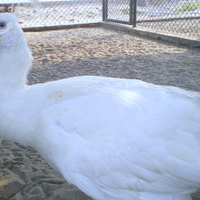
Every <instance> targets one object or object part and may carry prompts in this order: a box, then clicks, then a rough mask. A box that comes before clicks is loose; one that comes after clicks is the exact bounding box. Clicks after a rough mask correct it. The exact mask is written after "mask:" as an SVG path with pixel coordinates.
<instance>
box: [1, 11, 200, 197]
mask: <svg viewBox="0 0 200 200" xmlns="http://www.w3.org/2000/svg"><path fill="white" fill-rule="evenodd" d="M2 21H5V22H6V24H7V26H6V27H5V28H4V29H2V28H0V45H1V44H3V45H2V48H1V50H0V76H1V77H0V84H1V88H0V110H1V115H0V134H1V135H2V136H3V138H5V139H8V140H11V141H16V142H19V143H22V144H24V145H29V146H32V147H33V148H35V149H36V150H37V151H38V152H39V153H40V154H41V155H42V156H43V158H44V159H46V161H47V162H48V163H49V164H50V165H52V166H53V167H54V168H55V169H56V170H57V171H59V172H60V173H61V174H62V175H63V177H64V178H65V179H66V180H67V181H68V182H69V183H72V184H74V185H77V186H78V187H79V188H80V189H81V190H82V191H83V192H85V193H86V194H88V195H89V196H91V197H93V198H94V199H103V200H110V199H114V200H129V199H140V200H161V199H162V200H175V199H179V200H190V199H191V198H190V196H189V194H191V193H193V192H195V191H197V189H198V188H199V187H200V154H199V152H200V101H199V100H200V96H199V94H198V93H195V92H188V91H185V90H182V89H178V88H174V87H167V86H156V85H153V84H149V83H145V82H142V81H138V80H128V79H114V78H105V77H92V76H90V77H89V76H88V77H75V78H68V79H64V80H59V81H55V82H49V83H44V84H37V85H33V86H27V85H26V84H25V80H26V75H27V73H28V70H29V67H30V63H31V60H32V57H31V53H30V51H29V50H28V48H27V44H26V42H25V39H24V36H23V34H22V31H21V29H20V28H19V26H18V25H17V22H16V20H15V18H14V17H13V16H12V15H10V14H1V15H0V22H2ZM12 35H15V37H14V38H10V37H11V36H12ZM19 41H20V42H19Z"/></svg>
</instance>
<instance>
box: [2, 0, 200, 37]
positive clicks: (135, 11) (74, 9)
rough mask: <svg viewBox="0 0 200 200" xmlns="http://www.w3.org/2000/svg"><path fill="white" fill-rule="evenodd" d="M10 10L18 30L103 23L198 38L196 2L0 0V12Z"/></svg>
mask: <svg viewBox="0 0 200 200" xmlns="http://www.w3.org/2000/svg"><path fill="white" fill-rule="evenodd" d="M30 1H31V2H30ZM11 11H15V13H16V15H17V16H18V18H19V22H20V23H21V26H22V27H38V26H55V25H68V24H80V23H90V22H101V21H102V20H103V21H112V22H118V23H126V24H130V25H134V26H137V27H138V28H143V29H146V30H153V31H156V32H163V33H170V34H177V35H183V36H185V37H190V38H194V39H199V38H200V0H137V2H136V0H0V12H11Z"/></svg>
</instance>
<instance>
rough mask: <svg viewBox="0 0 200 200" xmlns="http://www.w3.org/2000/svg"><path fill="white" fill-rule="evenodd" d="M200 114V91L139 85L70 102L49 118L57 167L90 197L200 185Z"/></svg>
mask: <svg viewBox="0 0 200 200" xmlns="http://www.w3.org/2000/svg"><path fill="white" fill-rule="evenodd" d="M124 85H126V84H124ZM199 111H200V103H199V96H198V95H197V94H196V93H189V92H186V91H183V90H180V89H175V88H171V87H162V86H152V85H148V84H147V85H145V87H144V85H143V84H142V85H141V84H139V85H137V84H136V85H135V84H134V86H131V87H127V86H124V87H122V86H118V87H107V86H106V87H105V88H104V89H101V91H96V92H92V93H90V94H86V95H82V96H76V97H75V98H72V99H68V100H65V101H62V102H60V103H58V104H54V105H52V106H50V107H48V108H47V109H45V111H43V117H42V118H43V119H44V120H43V126H44V127H45V125H46V128H45V131H46V130H48V134H49V135H50V137H52V140H51V142H49V145H50V144H53V147H52V148H53V150H52V152H54V153H52V157H51V159H53V160H54V162H55V163H57V164H56V166H55V168H57V169H58V170H59V171H60V172H61V174H62V175H63V176H64V177H65V178H66V179H67V180H68V181H69V182H71V183H73V184H75V185H77V186H78V187H79V188H80V189H82V190H83V191H84V192H85V193H87V194H89V195H90V196H93V197H94V193H95V194H96V196H95V198H96V199H102V196H101V195H102V194H101V193H102V192H103V193H104V194H106V195H107V196H110V197H111V198H114V197H115V199H117V198H116V194H117V193H118V195H119V196H120V194H128V195H129V196H130V197H131V198H138V196H139V193H141V192H144V191H147V192H150V193H172V194H173V193H184V192H186V191H187V192H188V191H189V192H193V190H194V188H195V187H196V188H197V187H199V186H200V173H199V171H200V155H199V150H200V133H199V132H200V131H199V130H200V123H199V122H200V112H199ZM50 113H51V115H49V114H50ZM50 137H49V138H50ZM51 159H50V160H51ZM112 195H113V196H112ZM104 199H105V198H104Z"/></svg>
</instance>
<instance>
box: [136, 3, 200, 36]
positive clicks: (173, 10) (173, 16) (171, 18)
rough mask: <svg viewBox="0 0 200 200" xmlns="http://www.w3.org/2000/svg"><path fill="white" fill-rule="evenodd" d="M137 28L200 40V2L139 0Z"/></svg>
mask: <svg viewBox="0 0 200 200" xmlns="http://www.w3.org/2000/svg"><path fill="white" fill-rule="evenodd" d="M137 27H143V28H146V29H148V30H155V31H157V32H163V33H166V32H168V33H172V34H178V35H183V36H185V37H191V38H197V39H198V38H200V0H138V6H137Z"/></svg>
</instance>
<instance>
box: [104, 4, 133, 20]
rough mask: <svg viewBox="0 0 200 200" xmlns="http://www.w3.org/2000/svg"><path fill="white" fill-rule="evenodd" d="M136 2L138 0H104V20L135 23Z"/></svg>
mask: <svg viewBox="0 0 200 200" xmlns="http://www.w3.org/2000/svg"><path fill="white" fill-rule="evenodd" d="M135 3H136V0H103V21H111V22H117V23H123V24H133V21H135V20H133V18H134V16H136V15H135V14H136V12H134V11H135V8H136V7H135V6H134V5H135ZM133 4H134V5H133ZM133 13H134V15H133Z"/></svg>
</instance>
